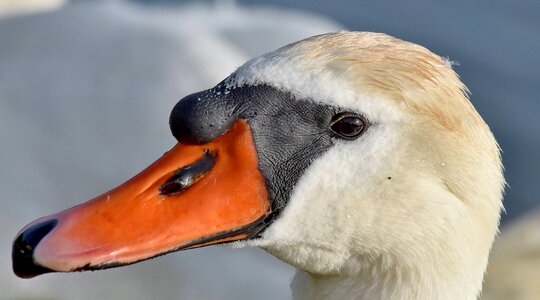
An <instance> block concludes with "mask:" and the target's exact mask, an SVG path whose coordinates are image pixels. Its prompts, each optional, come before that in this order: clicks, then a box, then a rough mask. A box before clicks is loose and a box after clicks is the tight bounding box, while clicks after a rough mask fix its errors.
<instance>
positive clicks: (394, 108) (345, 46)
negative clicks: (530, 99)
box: [12, 32, 504, 299]
mask: <svg viewBox="0 0 540 300" xmlns="http://www.w3.org/2000/svg"><path fill="white" fill-rule="evenodd" d="M467 93H468V91H467V89H466V87H465V86H464V84H463V83H462V82H461V81H460V80H459V78H458V76H457V74H456V73H455V72H454V71H453V70H452V68H451V63H450V62H449V61H448V60H447V59H444V58H442V57H440V56H438V55H435V54H433V53H432V52H430V51H429V50H427V49H426V48H424V47H421V46H419V45H416V44H413V43H410V42H406V41H402V40H399V39H397V38H394V37H391V36H388V35H385V34H381V33H369V32H337V33H329V34H323V35H319V36H314V37H311V38H307V39H305V40H302V41H298V42H296V43H293V44H290V45H287V46H284V47H282V48H280V49H278V50H276V51H274V52H271V53H268V54H265V55H263V56H261V57H258V58H255V59H252V60H250V61H248V62H247V63H246V64H244V65H243V66H241V67H239V68H238V69H237V70H236V71H235V72H234V73H232V74H231V75H230V76H229V77H228V78H226V79H225V80H223V81H222V82H220V83H219V84H218V85H216V86H215V87H213V88H211V89H209V90H206V91H202V92H198V93H194V94H191V95H188V96H186V97H185V98H183V99H182V100H180V101H179V102H178V103H177V104H176V106H175V107H174V108H173V110H172V112H171V116H170V120H169V123H170V127H171V131H172V134H173V135H174V137H175V138H176V139H177V140H178V144H177V145H175V146H174V147H173V148H172V149H171V150H170V151H168V152H167V153H165V154H164V155H163V156H162V157H161V158H160V159H158V160H157V161H156V162H155V163H153V164H152V165H151V166H149V167H148V168H147V169H145V170H144V171H143V172H141V173H140V174H138V175H136V176H135V177H134V178H132V179H130V180H129V181H127V182H126V183H124V184H123V185H121V186H119V187H117V188H115V189H113V190H112V191H109V192H107V193H104V194H103V195H101V196H99V197H97V198H95V199H93V200H90V201H89V202H86V203H84V204H81V205H79V206H75V207H73V208H70V209H67V210H65V211H62V212H59V213H57V214H53V215H51V216H47V217H43V218H41V219H38V220H36V221H34V222H32V223H30V224H28V225H27V226H25V227H24V228H23V229H22V230H21V231H20V232H19V233H18V234H17V236H16V238H15V240H14V243H13V250H12V257H13V270H14V272H15V273H16V274H17V275H18V276H20V277H23V278H30V277H34V276H37V275H40V274H43V273H48V272H69V271H83V270H97V269H104V268H111V267H117V266H121V265H127V264H132V263H135V262H138V261H141V260H146V259H149V258H152V257H155V256H158V255H162V254H166V253H169V252H173V251H177V250H183V249H192V248H197V247H202V246H207V245H211V244H222V243H227V244H230V245H232V246H233V247H246V246H252V247H261V248H262V249H264V250H266V251H267V252H269V253H270V254H272V255H274V256H276V257H277V258H279V259H281V260H283V261H285V262H287V263H289V264H291V265H293V266H295V267H296V268H297V270H298V271H297V273H296V274H295V276H294V278H293V280H292V283H291V287H292V294H293V298H294V299H477V297H478V296H479V294H480V292H481V287H482V278H483V275H484V271H485V269H486V266H487V262H488V256H489V252H490V249H491V245H492V242H493V240H494V237H495V235H496V233H497V228H498V224H499V215H500V211H501V209H502V195H503V187H504V177H503V168H502V163H501V158H500V153H499V148H498V145H497V142H496V140H495V138H494V137H493V135H492V133H491V131H490V129H489V127H488V126H487V125H486V123H485V122H484V121H483V120H482V118H481V117H480V115H479V114H478V113H477V111H476V110H475V109H474V107H473V106H472V104H471V103H470V101H469V99H468V96H467V95H468V94H467Z"/></svg>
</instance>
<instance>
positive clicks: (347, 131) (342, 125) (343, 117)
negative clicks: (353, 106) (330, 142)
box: [330, 112, 368, 140]
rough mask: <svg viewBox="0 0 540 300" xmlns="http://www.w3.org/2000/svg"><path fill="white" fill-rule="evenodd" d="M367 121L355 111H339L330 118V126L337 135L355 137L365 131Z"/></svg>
mask: <svg viewBox="0 0 540 300" xmlns="http://www.w3.org/2000/svg"><path fill="white" fill-rule="evenodd" d="M367 126H368V122H367V121H366V119H364V118H363V117H362V116H359V115H357V114H355V113H349V112H346V113H339V114H337V115H335V116H334V117H333V118H332V124H331V125H330V128H332V131H333V132H334V133H335V134H337V135H338V136H339V137H341V138H344V139H349V140H351V139H355V138H357V137H359V136H360V135H361V134H362V133H364V131H366V129H367Z"/></svg>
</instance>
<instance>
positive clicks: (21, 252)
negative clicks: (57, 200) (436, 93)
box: [11, 219, 58, 278]
mask: <svg viewBox="0 0 540 300" xmlns="http://www.w3.org/2000/svg"><path fill="white" fill-rule="evenodd" d="M56 224H58V221H57V220H55V219H53V220H48V221H44V222H41V223H38V224H35V225H32V226H31V227H29V228H27V229H26V230H25V231H23V232H22V233H21V234H20V235H19V236H18V237H17V238H16V239H15V242H14V243H13V249H12V253H11V259H12V261H13V272H15V274H16V275H17V276H19V277H22V278H31V277H34V276H37V275H41V274H44V273H49V272H53V271H52V270H50V269H47V268H45V267H42V266H40V265H39V264H37V263H36V262H35V261H34V250H35V249H36V247H37V245H38V244H39V242H40V241H41V240H42V239H43V238H44V237H45V236H46V235H47V234H49V232H51V230H53V229H54V227H56Z"/></svg>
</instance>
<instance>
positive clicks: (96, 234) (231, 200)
mask: <svg viewBox="0 0 540 300" xmlns="http://www.w3.org/2000/svg"><path fill="white" fill-rule="evenodd" d="M269 213H270V201H269V198H268V192H267V189H266V184H265V180H264V177H263V176H262V174H261V172H260V171H259V169H258V159H257V153H256V150H255V145H254V142H253V139H252V135H251V131H250V128H249V126H248V124H247V122H246V121H243V120H240V121H237V122H236V123H235V124H234V125H233V126H232V127H231V128H230V129H229V131H228V132H227V133H225V134H224V135H223V136H221V137H220V138H218V139H216V140H214V141H212V142H210V143H208V144H205V145H183V144H177V145H176V146H174V147H173V148H172V149H171V150H170V151H169V152H167V153H165V155H163V157H161V158H160V159H159V160H157V161H156V162H154V163H153V164H152V165H151V166H149V167H148V168H147V169H146V170H144V171H142V172H141V173H140V174H138V175H137V176H135V177H133V178H132V179H130V180H129V181H127V182H126V183H124V184H122V185H121V186H119V187H117V188H115V189H113V190H111V191H110V192H107V193H105V194H103V195H102V196H99V197H97V198H95V199H93V200H90V201H88V202H86V203H83V204H81V205H78V206H75V207H73V208H71V209H68V210H65V211H63V212H60V213H57V214H54V215H51V216H48V217H44V218H41V219H39V220H37V221H34V222H33V223H31V224H29V225H27V226H26V227H25V228H24V229H23V230H22V231H21V232H20V233H19V235H18V237H17V239H16V240H15V243H14V246H13V269H14V271H15V273H16V274H17V275H18V276H20V277H25V278H30V277H34V276H36V275H39V274H42V273H46V272H51V271H60V272H69V271H77V270H87V269H101V268H107V267H113V266H118V265H125V264H131V263H135V262H138V261H141V260H145V259H148V258H151V257H154V256H157V255H161V254H164V253H168V252H172V251H176V250H181V249H187V248H194V247H200V246H206V245H210V244H217V243H223V242H230V241H234V240H239V239H244V238H247V237H249V236H250V235H253V234H256V233H257V232H258V231H259V230H260V229H261V228H262V224H263V220H264V219H265V217H266V216H267V215H268V214H269Z"/></svg>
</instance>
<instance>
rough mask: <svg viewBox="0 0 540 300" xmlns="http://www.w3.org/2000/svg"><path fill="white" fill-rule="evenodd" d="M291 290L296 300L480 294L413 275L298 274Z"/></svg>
mask: <svg viewBox="0 0 540 300" xmlns="http://www.w3.org/2000/svg"><path fill="white" fill-rule="evenodd" d="M437 276H440V275H437ZM291 288H292V294H293V300H308V299H310V300H331V299H355V300H368V299H370V300H372V299H380V300H410V299H416V300H434V299H439V300H455V299H464V300H475V299H477V296H478V294H479V290H478V289H477V288H472V287H470V286H469V287H468V285H467V284H460V283H459V282H457V281H455V280H452V279H450V278H445V279H442V278H440V277H433V276H431V275H429V274H423V276H420V275H419V274H416V275H415V274H411V273H402V274H397V273H394V274H388V273H387V274H379V275H374V274H357V275H354V276H340V275H332V276H322V275H314V274H310V273H307V272H304V271H301V270H297V272H296V274H295V276H294V278H293V281H292V282H291Z"/></svg>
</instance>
